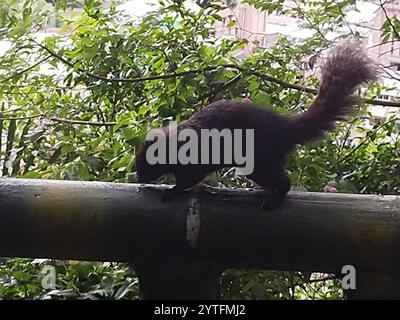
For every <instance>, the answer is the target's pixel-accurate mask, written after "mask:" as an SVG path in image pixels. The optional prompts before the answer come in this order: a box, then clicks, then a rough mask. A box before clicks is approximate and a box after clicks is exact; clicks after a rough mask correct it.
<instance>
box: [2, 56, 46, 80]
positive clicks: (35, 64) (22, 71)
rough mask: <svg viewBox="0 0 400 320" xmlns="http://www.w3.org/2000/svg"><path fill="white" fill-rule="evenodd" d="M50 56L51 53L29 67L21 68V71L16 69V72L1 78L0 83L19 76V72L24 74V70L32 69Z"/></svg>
mask: <svg viewBox="0 0 400 320" xmlns="http://www.w3.org/2000/svg"><path fill="white" fill-rule="evenodd" d="M50 58H51V55H49V56H47V57H46V58H43V59H42V60H39V61H38V62H36V63H34V64H33V65H31V66H29V67H27V68H26V69H23V70H21V71H18V72H16V73H14V74H12V75H11V76H9V77H7V78H5V79H3V80H1V81H0V84H2V83H5V82H7V81H8V80H11V79H12V78H15V77H18V76H20V75H21V74H24V73H25V72H28V71H30V70H32V69H33V68H36V67H37V66H38V65H40V64H42V63H43V62H45V61H46V60H48V59H50Z"/></svg>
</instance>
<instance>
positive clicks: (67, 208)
mask: <svg viewBox="0 0 400 320" xmlns="http://www.w3.org/2000/svg"><path fill="white" fill-rule="evenodd" d="M165 188H166V186H154V185H153V186H151V185H137V184H119V183H100V182H81V181H55V180H27V179H11V178H4V179H0V256H3V257H5V256H6V257H37V258H39V257H40V258H57V259H76V260H97V261H129V262H132V263H142V262H146V261H152V262H154V261H169V262H170V261H174V260H176V261H188V260H190V261H191V262H194V261H198V262H199V263H200V262H206V263H213V264H215V265H218V266H221V267H223V268H227V267H233V268H257V269H278V270H308V271H324V272H336V271H340V269H341V267H342V266H343V265H349V264H350V265H354V266H356V268H358V269H359V270H365V271H379V270H380V271H391V270H398V269H399V267H400V254H399V252H400V210H399V209H400V197H399V196H376V195H347V194H332V193H312V192H305V193H298V192H293V193H290V194H289V195H288V198H287V200H286V201H285V203H284V204H283V205H282V206H281V207H279V208H278V209H276V210H273V211H264V210H262V209H261V208H260V205H261V203H262V201H263V197H264V195H265V193H264V191H262V190H256V189H237V190H227V189H214V188H203V189H201V190H195V191H194V192H187V194H186V195H185V196H183V197H181V198H179V199H177V200H175V201H171V202H162V201H161V199H160V198H161V194H162V192H163V190H165Z"/></svg>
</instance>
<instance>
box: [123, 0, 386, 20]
mask: <svg viewBox="0 0 400 320" xmlns="http://www.w3.org/2000/svg"><path fill="white" fill-rule="evenodd" d="M187 3H188V6H189V7H192V8H193V9H194V8H195V7H197V6H196V4H194V3H193V2H192V1H187ZM157 6H158V1H157V0H130V1H127V2H126V3H124V4H121V5H119V6H118V8H119V9H123V10H125V11H126V12H127V13H129V14H132V15H134V16H138V17H140V16H143V15H144V14H145V13H146V12H148V11H150V10H152V9H154V8H156V7H157ZM356 7H357V10H358V12H357V11H351V12H349V13H348V14H347V16H348V20H349V22H359V21H363V20H370V19H371V18H372V16H373V13H374V12H375V10H377V9H378V5H376V4H373V3H370V2H368V1H359V2H358V3H357V6H356Z"/></svg>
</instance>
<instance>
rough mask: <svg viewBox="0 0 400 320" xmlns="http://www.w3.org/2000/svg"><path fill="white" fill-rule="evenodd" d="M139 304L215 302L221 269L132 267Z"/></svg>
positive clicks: (180, 265) (193, 265)
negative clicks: (136, 281) (140, 302)
mask: <svg viewBox="0 0 400 320" xmlns="http://www.w3.org/2000/svg"><path fill="white" fill-rule="evenodd" d="M134 268H135V271H136V273H137V275H138V278H139V287H140V299H142V300H161V299H172V300H197V299H201V300H214V299H218V282H219V278H220V276H221V274H222V271H223V269H222V268H220V267H216V266H215V265H213V264H210V263H192V262H175V261H171V262H165V261H162V262H161V261H160V262H159V263H156V262H153V261H152V262H148V263H143V262H141V263H139V264H137V265H135V266H134Z"/></svg>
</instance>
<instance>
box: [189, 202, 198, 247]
mask: <svg viewBox="0 0 400 320" xmlns="http://www.w3.org/2000/svg"><path fill="white" fill-rule="evenodd" d="M199 234H200V212H199V208H198V202H197V199H196V198H191V199H190V204H189V210H188V214H187V217H186V240H187V241H189V243H190V245H191V246H192V247H193V248H194V247H196V246H197V240H198V238H199Z"/></svg>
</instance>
